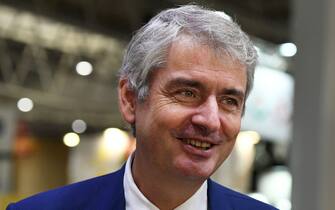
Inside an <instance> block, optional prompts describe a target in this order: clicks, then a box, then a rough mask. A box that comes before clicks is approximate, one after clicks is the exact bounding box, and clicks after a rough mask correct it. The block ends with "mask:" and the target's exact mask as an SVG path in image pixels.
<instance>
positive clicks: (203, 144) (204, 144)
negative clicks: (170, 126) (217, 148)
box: [185, 139, 211, 149]
mask: <svg viewBox="0 0 335 210" xmlns="http://www.w3.org/2000/svg"><path fill="white" fill-rule="evenodd" d="M185 143H187V144H189V145H192V146H194V147H199V148H201V149H209V148H210V147H211V144H210V143H207V142H201V141H197V140H193V139H185Z"/></svg>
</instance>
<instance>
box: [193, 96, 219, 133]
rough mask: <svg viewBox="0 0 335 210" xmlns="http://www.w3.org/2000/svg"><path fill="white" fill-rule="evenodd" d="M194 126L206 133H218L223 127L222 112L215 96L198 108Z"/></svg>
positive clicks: (194, 116)
mask: <svg viewBox="0 0 335 210" xmlns="http://www.w3.org/2000/svg"><path fill="white" fill-rule="evenodd" d="M191 121H192V124H193V125H195V126H197V127H199V128H201V130H202V131H205V132H206V133H212V132H216V131H218V130H219V129H220V127H221V120H220V110H219V106H218V103H217V100H216V97H215V96H210V97H208V98H207V100H206V101H205V102H204V103H202V104H201V105H199V106H198V107H197V110H196V113H195V114H194V115H193V116H192V120H191Z"/></svg>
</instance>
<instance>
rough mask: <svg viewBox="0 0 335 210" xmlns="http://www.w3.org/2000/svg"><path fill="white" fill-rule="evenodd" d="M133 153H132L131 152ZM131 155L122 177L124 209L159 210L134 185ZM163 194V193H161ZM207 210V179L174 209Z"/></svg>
mask: <svg viewBox="0 0 335 210" xmlns="http://www.w3.org/2000/svg"><path fill="white" fill-rule="evenodd" d="M133 155H134V154H133ZM133 155H131V156H129V158H128V160H127V163H126V169H125V173H124V177H123V187H124V194H125V199H126V210H159V208H158V207H157V206H155V205H154V204H153V203H151V202H150V201H149V200H148V199H147V198H146V197H145V196H144V195H143V194H142V192H141V191H140V190H139V189H138V187H137V186H136V184H135V182H134V179H133V176H132V172H131V165H132V161H133ZM162 196H164V195H162ZM194 209H197V210H207V181H205V182H204V183H203V184H202V185H201V187H200V188H199V189H198V191H196V192H195V193H194V194H193V195H192V196H191V197H190V198H189V199H188V200H186V201H185V202H184V203H182V204H181V205H180V206H178V207H177V208H175V210H194Z"/></svg>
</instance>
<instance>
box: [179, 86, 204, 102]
mask: <svg viewBox="0 0 335 210" xmlns="http://www.w3.org/2000/svg"><path fill="white" fill-rule="evenodd" d="M174 98H175V99H176V100H178V101H180V102H187V103H190V102H195V101H197V100H198V99H199V98H200V97H199V95H198V92H197V91H196V90H192V89H184V88H183V89H180V90H176V91H175V92H174Z"/></svg>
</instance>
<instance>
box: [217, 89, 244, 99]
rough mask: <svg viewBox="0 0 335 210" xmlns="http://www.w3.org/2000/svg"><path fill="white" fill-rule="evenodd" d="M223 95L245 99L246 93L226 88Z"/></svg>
mask: <svg viewBox="0 0 335 210" xmlns="http://www.w3.org/2000/svg"><path fill="white" fill-rule="evenodd" d="M222 93H223V94H225V95H233V96H237V97H239V98H241V99H244V96H245V94H244V92H243V91H241V90H238V89H236V88H225V89H224V90H223V91H222Z"/></svg>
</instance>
